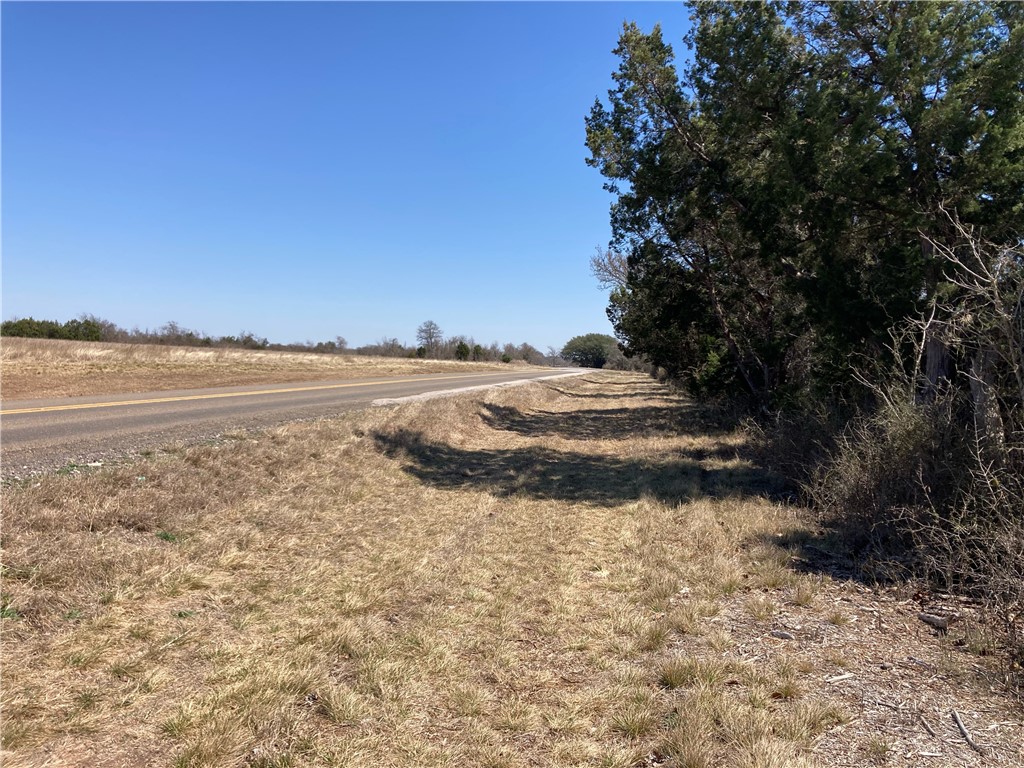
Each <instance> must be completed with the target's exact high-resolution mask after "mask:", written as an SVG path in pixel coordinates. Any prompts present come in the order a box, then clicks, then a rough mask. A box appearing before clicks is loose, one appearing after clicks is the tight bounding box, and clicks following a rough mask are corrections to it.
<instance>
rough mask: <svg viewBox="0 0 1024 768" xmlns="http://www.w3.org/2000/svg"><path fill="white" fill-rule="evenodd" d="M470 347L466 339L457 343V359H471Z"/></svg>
mask: <svg viewBox="0 0 1024 768" xmlns="http://www.w3.org/2000/svg"><path fill="white" fill-rule="evenodd" d="M469 355H470V349H469V344H467V343H466V342H464V341H460V342H459V343H458V344H456V345H455V359H456V360H469Z"/></svg>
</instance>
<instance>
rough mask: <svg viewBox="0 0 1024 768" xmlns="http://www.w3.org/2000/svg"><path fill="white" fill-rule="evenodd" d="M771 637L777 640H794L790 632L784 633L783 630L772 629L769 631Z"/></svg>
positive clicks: (794, 637)
mask: <svg viewBox="0 0 1024 768" xmlns="http://www.w3.org/2000/svg"><path fill="white" fill-rule="evenodd" d="M771 635H772V637H777V638H779V640H796V635H794V634H793V633H792V632H786V631H785V630H783V629H773V630H772V631H771Z"/></svg>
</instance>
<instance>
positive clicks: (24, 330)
mask: <svg viewBox="0 0 1024 768" xmlns="http://www.w3.org/2000/svg"><path fill="white" fill-rule="evenodd" d="M0 336H20V337H23V338H30V339H64V340H68V341H106V342H112V343H122V344H163V345H168V346H178V347H233V348H237V349H267V350H273V351H288V352H318V353H324V354H338V353H341V352H345V351H347V350H348V342H346V341H345V339H344V338H343V337H341V336H336V337H335V338H333V339H331V340H329V341H318V342H313V341H306V342H295V343H292V344H275V343H271V342H270V341H268V340H267V339H266V338H264V337H261V336H257V335H256V334H254V333H252V332H251V331H241V332H239V333H238V335H237V336H231V335H228V336H210V335H209V334H206V333H203V332H202V331H194V330H191V329H189V328H185V327H183V326H181V325H179V324H178V323H176V322H174V321H173V320H172V321H170V322H168V323H166V324H165V325H162V326H160V327H159V328H156V329H155V330H150V329H148V328H147V329H145V330H142V329H139V328H133V329H131V330H128V329H126V328H122V327H121V326H119V325H117V324H116V323H113V322H111V321H109V320H104V319H102V318H99V317H96V316H95V315H82V316H81V317H79V318H75V319H73V320H68V321H67V322H64V323H61V322H60V321H57V320H36V319H35V318H32V317H22V318H16V319H14V320H5V321H4V322H3V323H2V324H0Z"/></svg>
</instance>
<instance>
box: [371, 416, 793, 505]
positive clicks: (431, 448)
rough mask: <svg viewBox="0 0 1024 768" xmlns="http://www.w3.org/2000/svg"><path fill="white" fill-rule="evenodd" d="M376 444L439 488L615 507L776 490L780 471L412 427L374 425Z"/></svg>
mask: <svg viewBox="0 0 1024 768" xmlns="http://www.w3.org/2000/svg"><path fill="white" fill-rule="evenodd" d="M373 439H374V441H375V443H376V446H377V448H378V450H380V451H381V452H382V453H384V454H385V455H387V456H389V457H392V458H395V459H398V460H400V461H402V462H403V463H404V465H405V466H404V467H403V468H404V470H405V471H406V472H407V473H408V474H410V475H412V476H413V477H415V478H417V479H419V480H420V481H422V482H424V483H427V484H429V485H431V486H433V487H435V488H442V489H448V490H456V489H468V490H483V491H487V492H488V493H490V494H492V495H494V496H499V497H504V496H514V495H526V496H529V497H531V498H535V499H544V500H557V501H569V502H586V503H590V504H596V505H603V506H617V505H620V504H622V503H625V502H629V501H635V500H637V499H640V498H642V497H645V496H652V497H654V498H657V499H659V500H661V501H665V502H669V503H677V502H682V501H687V500H690V499H694V498H697V497H712V498H716V497H717V498H721V497H727V496H735V495H754V496H767V497H771V496H775V495H776V494H778V493H779V491H780V490H781V488H780V485H779V482H778V480H777V478H774V477H773V476H772V475H770V474H769V473H766V472H765V471H763V470H761V469H759V468H757V467H755V466H753V465H750V464H743V465H740V466H733V467H722V468H715V469H708V468H705V467H702V466H701V464H700V461H699V460H698V459H697V458H694V457H690V456H686V455H677V456H675V457H674V458H672V459H670V460H665V461H660V462H652V461H647V460H640V459H622V458H618V457H612V456H593V455H590V454H582V453H576V452H563V451H554V450H551V449H548V448H540V447H530V448H512V449H480V450H463V449H461V448H456V447H454V446H451V445H445V444H441V443H435V442H432V441H429V440H427V439H426V438H424V436H423V435H422V434H421V433H419V432H415V431H412V430H398V431H395V432H388V433H385V432H376V433H374V434H373Z"/></svg>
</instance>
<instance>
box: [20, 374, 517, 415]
mask: <svg viewBox="0 0 1024 768" xmlns="http://www.w3.org/2000/svg"><path fill="white" fill-rule="evenodd" d="M505 375H507V374H505V373H460V374H455V375H447V376H431V377H428V378H412V379H399V380H397V381H394V380H392V381H358V382H353V383H350V384H320V385H317V386H314V387H289V388H287V389H261V390H258V391H254V392H217V393H214V394H208V395H179V396H176V397H154V398H151V399H148V400H120V401H118V402H114V403H73V404H71V405H47V406H43V407H41V408H12V409H10V410H3V411H0V416H12V415H14V414H16V413H49V412H51V411H80V410H84V409H86V408H113V407H115V406H121V405H152V404H153V403H177V402H182V401H184V400H216V399H220V398H225V397H253V396H255V395H278V394H284V393H287V392H314V391H317V390H323V389H348V388H352V387H372V386H374V385H375V384H376V385H383V386H387V385H389V384H411V383H413V382H417V381H452V380H455V379H471V378H477V377H480V376H505Z"/></svg>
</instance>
